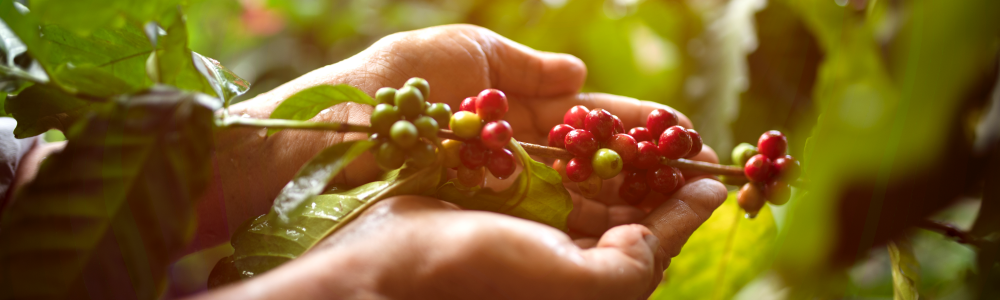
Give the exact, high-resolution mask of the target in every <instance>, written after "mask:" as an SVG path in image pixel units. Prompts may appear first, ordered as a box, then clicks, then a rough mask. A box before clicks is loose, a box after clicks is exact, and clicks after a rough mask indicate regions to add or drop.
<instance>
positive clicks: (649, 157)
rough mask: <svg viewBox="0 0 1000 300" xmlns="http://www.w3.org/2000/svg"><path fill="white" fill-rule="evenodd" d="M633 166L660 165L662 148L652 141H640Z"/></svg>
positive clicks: (640, 167) (641, 167)
mask: <svg viewBox="0 0 1000 300" xmlns="http://www.w3.org/2000/svg"><path fill="white" fill-rule="evenodd" d="M636 149H637V151H636V156H635V162H634V163H633V164H632V166H633V167H636V168H639V169H649V168H653V167H656V166H659V165H660V150H659V149H657V148H656V145H653V143H652V142H649V141H643V142H639V144H638V147H637V148H636Z"/></svg>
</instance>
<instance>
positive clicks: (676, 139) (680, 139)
mask: <svg viewBox="0 0 1000 300" xmlns="http://www.w3.org/2000/svg"><path fill="white" fill-rule="evenodd" d="M691 144H692V142H691V135H690V134H688V132H687V130H684V127H680V126H671V127H670V128H667V130H665V131H663V134H661V135H660V143H659V144H658V145H657V148H658V149H659V150H660V155H663V156H665V157H667V158H669V159H678V158H681V157H683V156H684V155H687V153H688V152H689V151H691Z"/></svg>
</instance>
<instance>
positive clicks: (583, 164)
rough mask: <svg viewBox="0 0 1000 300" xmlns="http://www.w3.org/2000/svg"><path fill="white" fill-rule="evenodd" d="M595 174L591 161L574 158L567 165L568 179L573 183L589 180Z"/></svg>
mask: <svg viewBox="0 0 1000 300" xmlns="http://www.w3.org/2000/svg"><path fill="white" fill-rule="evenodd" d="M593 174H594V168H593V167H592V166H591V165H590V159H584V158H579V157H574V158H573V159H570V160H569V162H567V163H566V177H567V178H569V180H572V181H573V182H581V181H584V180H587V178H589V177H590V175H593Z"/></svg>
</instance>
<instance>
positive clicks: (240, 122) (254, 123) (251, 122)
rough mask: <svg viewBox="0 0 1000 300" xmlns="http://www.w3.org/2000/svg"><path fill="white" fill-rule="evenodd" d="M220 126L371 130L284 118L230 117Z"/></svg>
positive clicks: (348, 130)
mask: <svg viewBox="0 0 1000 300" xmlns="http://www.w3.org/2000/svg"><path fill="white" fill-rule="evenodd" d="M219 127H255V128H261V127H267V128H275V129H302V130H325V131H338V132H371V127H368V126H364V125H353V124H345V123H322V122H305V121H293V120H282V119H251V118H240V117H228V118H224V119H222V121H220V122H219Z"/></svg>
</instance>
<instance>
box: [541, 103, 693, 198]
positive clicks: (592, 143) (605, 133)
mask: <svg viewBox="0 0 1000 300" xmlns="http://www.w3.org/2000/svg"><path fill="white" fill-rule="evenodd" d="M679 124H680V119H679V118H678V117H677V114H676V113H674V112H673V111H670V110H666V109H656V110H653V111H652V112H650V114H649V115H648V116H647V118H646V127H636V128H632V129H630V130H629V131H628V133H625V128H624V125H623V124H622V121H621V119H619V118H618V117H617V116H615V115H612V114H611V113H609V112H608V111H606V110H603V109H600V108H596V109H593V110H588V109H587V107H585V106H582V105H577V106H574V107H572V108H570V109H569V110H568V111H567V112H566V114H565V115H564V116H563V124H559V125H556V126H555V127H553V128H552V130H551V131H549V146H551V147H559V148H565V149H566V150H567V151H569V152H570V153H572V154H573V155H574V156H575V157H574V158H572V159H570V160H569V161H564V160H561V159H560V160H556V161H555V162H554V163H553V165H552V167H553V168H554V169H556V170H558V171H559V172H560V173H563V174H565V177H566V178H567V179H569V180H570V181H573V182H577V183H578V187H579V189H580V191H581V193H583V195H584V196H585V197H595V196H597V194H599V193H600V189H601V180H603V179H610V178H612V177H615V176H617V175H618V174H619V173H620V172H622V170H624V171H625V181H624V183H623V184H622V186H621V187H620V188H619V190H618V195H619V196H620V197H621V198H622V199H624V200H625V201H627V202H628V203H630V204H638V203H639V202H641V201H642V199H645V198H646V195H648V194H649V192H650V190H653V191H657V192H660V193H663V194H670V193H673V191H674V190H676V189H677V188H678V187H680V186H682V185H684V176H683V175H682V174H681V171H680V170H679V169H677V168H674V167H670V166H666V165H663V164H661V163H660V157H661V156H662V157H666V158H668V159H678V158H690V157H693V156H695V155H698V153H700V152H701V148H702V141H701V135H699V134H698V132H696V131H694V130H692V129H685V128H684V127H681V126H680V125H679ZM654 137H657V138H654Z"/></svg>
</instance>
